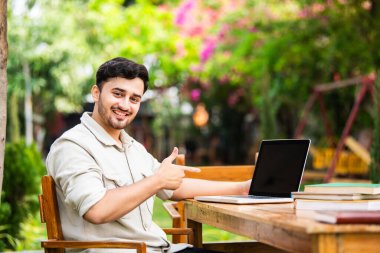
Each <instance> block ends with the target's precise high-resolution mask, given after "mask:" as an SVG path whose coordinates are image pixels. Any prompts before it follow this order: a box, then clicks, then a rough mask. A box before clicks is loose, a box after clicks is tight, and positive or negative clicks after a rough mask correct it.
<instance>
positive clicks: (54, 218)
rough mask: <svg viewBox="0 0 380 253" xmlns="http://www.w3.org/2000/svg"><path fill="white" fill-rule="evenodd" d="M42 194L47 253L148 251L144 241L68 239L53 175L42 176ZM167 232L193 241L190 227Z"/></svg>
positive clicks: (172, 229)
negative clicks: (69, 250)
mask: <svg viewBox="0 0 380 253" xmlns="http://www.w3.org/2000/svg"><path fill="white" fill-rule="evenodd" d="M41 183H42V194H41V195H39V196H38V200H39V202H40V215H41V222H42V223H46V230H47V237H48V240H45V241H42V242H41V246H42V248H44V251H45V253H64V249H65V248H79V249H85V248H124V249H136V252H137V253H146V244H145V243H144V242H129V241H123V242H110V241H68V240H65V239H64V238H63V234H62V226H61V219H60V215H59V209H58V202H57V195H56V190H55V183H54V180H53V178H52V177H51V176H43V177H42V181H41ZM164 231H165V232H166V233H167V234H172V235H186V236H187V237H188V240H189V242H190V243H191V242H193V231H192V230H191V229H189V228H169V229H164Z"/></svg>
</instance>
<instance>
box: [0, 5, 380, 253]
mask: <svg viewBox="0 0 380 253" xmlns="http://www.w3.org/2000/svg"><path fill="white" fill-rule="evenodd" d="M8 43H9V58H8V82H9V84H8V104H7V108H8V116H7V117H8V120H7V128H6V130H7V137H6V140H7V146H6V153H5V168H4V183H3V192H2V203H1V206H0V250H4V249H9V250H11V249H12V250H26V249H39V241H38V240H39V238H44V228H43V227H41V225H40V222H39V218H38V212H37V210H38V204H37V198H36V196H37V194H38V192H39V191H40V189H39V188H40V176H41V175H43V174H45V173H46V171H45V167H44V158H45V156H46V154H47V153H48V151H49V147H50V145H51V144H52V142H53V141H54V140H55V139H56V138H57V137H59V136H60V135H61V134H62V133H63V132H64V131H65V130H67V129H69V128H71V127H72V126H74V125H76V124H77V123H79V118H80V116H81V114H82V113H83V112H84V111H91V110H92V107H93V103H92V100H91V96H90V88H91V86H92V85H93V84H94V82H95V72H96V70H97V68H98V66H99V65H100V64H102V63H103V62H105V61H107V60H109V59H111V58H114V57H117V56H123V57H126V58H129V59H132V60H134V61H136V62H139V63H143V64H144V65H145V66H146V67H147V68H148V70H149V73H150V80H151V81H150V84H149V89H148V91H147V92H146V93H145V95H144V97H143V104H142V107H141V109H140V112H139V114H138V116H137V118H136V119H135V121H134V122H133V123H132V125H131V126H130V127H129V128H128V129H127V131H128V133H129V134H130V135H131V136H133V137H134V138H135V139H136V140H138V141H139V142H141V143H142V144H143V145H144V146H145V147H146V148H147V150H148V151H149V152H151V153H152V154H153V155H154V156H155V157H156V158H157V159H158V160H160V161H161V160H162V159H163V158H165V157H166V156H168V154H170V152H171V150H172V148H173V147H174V146H177V147H179V148H180V152H181V153H184V154H185V155H186V162H187V164H189V165H212V164H253V163H254V158H255V153H256V152H258V148H259V143H260V141H261V140H262V139H277V138H301V137H305V138H310V139H311V140H312V145H313V147H312V149H311V153H310V156H309V161H308V165H307V170H310V171H314V172H318V175H320V176H319V177H317V178H316V180H323V179H325V180H326V179H327V180H328V179H330V178H331V177H332V176H334V177H340V178H354V179H363V180H371V181H372V182H378V167H379V166H378V164H379V151H380V150H379V104H378V98H379V92H378V89H379V88H378V87H379V82H378V79H377V76H378V71H379V68H380V3H378V1H376V0H372V1H371V0H324V1H322V0H320V1H312V0H267V1H260V0H203V1H201V0H168V1H165V0H104V1H100V0H88V1H86V0H76V1H74V0H71V1H63V0H54V1H49V0H13V1H8ZM158 212H160V211H158ZM160 215H161V214H160ZM157 220H159V223H160V222H161V223H160V225H162V226H165V225H166V224H167V223H166V221H163V220H164V218H162V217H161V216H158V218H157ZM213 233H214V232H210V234H213ZM206 235H207V234H206ZM212 236H213V235H210V238H212ZM222 237H223V238H224V237H226V239H229V235H227V236H224V234H223V235H221V234H216V235H215V238H217V239H218V238H219V239H220V238H222ZM206 240H207V239H206Z"/></svg>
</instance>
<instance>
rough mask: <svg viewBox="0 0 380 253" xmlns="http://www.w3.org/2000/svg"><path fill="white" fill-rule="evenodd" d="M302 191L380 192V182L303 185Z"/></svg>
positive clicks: (337, 192)
mask: <svg viewBox="0 0 380 253" xmlns="http://www.w3.org/2000/svg"><path fill="white" fill-rule="evenodd" d="M304 192H312V193H335V194H339V193H346V194H348V193H350V194H352V193H361V194H380V184H366V183H326V184H310V185H305V188H304Z"/></svg>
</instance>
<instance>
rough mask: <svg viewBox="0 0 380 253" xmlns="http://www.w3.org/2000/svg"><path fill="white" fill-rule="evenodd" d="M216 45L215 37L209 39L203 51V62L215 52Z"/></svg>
mask: <svg viewBox="0 0 380 253" xmlns="http://www.w3.org/2000/svg"><path fill="white" fill-rule="evenodd" d="M215 47H216V41H215V40H214V39H208V40H207V41H206V43H205V44H204V46H203V49H202V51H201V62H202V63H205V62H206V61H207V60H208V59H209V58H210V57H211V55H212V54H213V52H214V50H215Z"/></svg>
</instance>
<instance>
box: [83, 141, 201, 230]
mask: <svg viewBox="0 0 380 253" xmlns="http://www.w3.org/2000/svg"><path fill="white" fill-rule="evenodd" d="M177 155H178V149H177V148H174V150H173V152H172V154H171V155H170V156H169V157H167V158H166V159H164V160H163V161H162V163H161V166H160V168H159V169H158V171H157V172H156V173H155V174H154V175H153V176H150V177H147V178H145V179H143V180H140V181H138V182H136V183H134V184H132V185H126V186H123V187H119V188H116V189H111V190H107V192H106V194H105V195H104V197H103V198H102V199H101V200H100V201H98V202H97V203H96V204H94V205H93V206H92V207H91V208H90V209H89V210H88V211H87V212H86V213H85V214H84V218H85V219H86V220H87V221H89V222H91V223H95V224H102V223H107V222H111V221H114V220H117V219H119V218H121V217H123V216H124V215H126V214H127V213H129V212H130V211H132V210H133V209H135V208H136V207H137V206H139V205H140V204H141V203H142V202H144V201H145V200H146V199H148V198H150V197H151V196H153V195H154V194H156V193H157V192H158V191H160V190H162V189H167V190H175V189H177V188H178V187H180V185H181V184H182V179H183V177H184V176H185V172H184V171H185V170H188V171H192V172H198V171H199V169H197V168H192V167H186V166H179V165H175V164H172V162H173V161H174V159H175V158H176V157H177Z"/></svg>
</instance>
